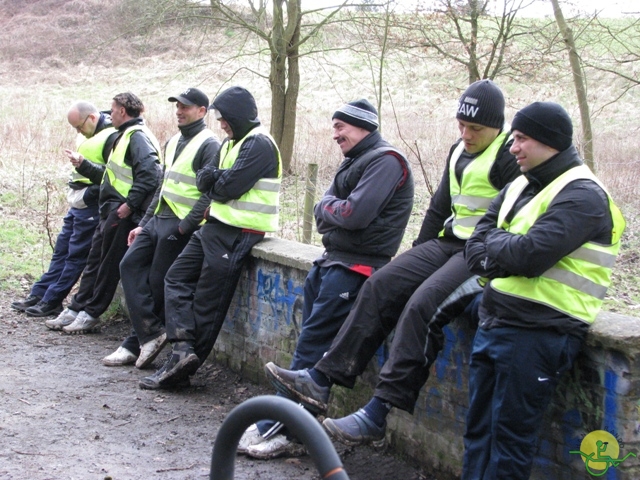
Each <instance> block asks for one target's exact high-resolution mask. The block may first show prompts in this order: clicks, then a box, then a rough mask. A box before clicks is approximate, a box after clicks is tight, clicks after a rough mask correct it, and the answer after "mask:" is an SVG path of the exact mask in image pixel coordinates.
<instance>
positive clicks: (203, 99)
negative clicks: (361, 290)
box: [169, 87, 209, 108]
mask: <svg viewBox="0 0 640 480" xmlns="http://www.w3.org/2000/svg"><path fill="white" fill-rule="evenodd" d="M169 101H170V102H180V103H183V104H184V105H197V106H199V107H204V108H209V97H207V96H206V95H205V94H204V92H203V91H202V90H200V89H198V88H195V87H191V88H187V89H186V90H185V91H184V92H182V93H181V94H180V95H176V96H175V97H169Z"/></svg>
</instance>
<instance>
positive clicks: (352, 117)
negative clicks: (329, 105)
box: [331, 98, 380, 132]
mask: <svg viewBox="0 0 640 480" xmlns="http://www.w3.org/2000/svg"><path fill="white" fill-rule="evenodd" d="M334 118H337V119H339V120H342V121H343V122H346V123H348V124H349V125H353V126H355V127H360V128H364V129H365V130H367V131H368V132H373V131H374V130H377V129H378V127H379V126H380V124H379V123H378V110H376V107H374V106H373V105H371V104H370V103H369V101H368V100H366V99H364V98H361V99H360V100H354V101H353V102H349V103H345V104H344V105H343V106H341V107H340V108H339V109H338V110H336V112H335V113H334V114H333V117H331V120H333V119H334Z"/></svg>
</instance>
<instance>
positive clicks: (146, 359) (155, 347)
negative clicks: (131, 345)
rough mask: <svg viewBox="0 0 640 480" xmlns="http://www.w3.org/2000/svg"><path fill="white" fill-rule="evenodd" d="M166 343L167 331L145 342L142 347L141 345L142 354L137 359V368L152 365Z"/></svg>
mask: <svg viewBox="0 0 640 480" xmlns="http://www.w3.org/2000/svg"><path fill="white" fill-rule="evenodd" d="M166 344H167V334H166V333H163V334H162V335H160V336H159V337H158V338H154V339H153V340H150V341H148V342H146V343H145V344H143V345H142V347H140V355H139V356H138V360H137V361H136V368H145V367H148V366H149V365H151V363H153V361H154V360H155V359H156V357H157V356H158V354H159V353H160V352H161V351H162V349H163V348H164V346H165V345H166Z"/></svg>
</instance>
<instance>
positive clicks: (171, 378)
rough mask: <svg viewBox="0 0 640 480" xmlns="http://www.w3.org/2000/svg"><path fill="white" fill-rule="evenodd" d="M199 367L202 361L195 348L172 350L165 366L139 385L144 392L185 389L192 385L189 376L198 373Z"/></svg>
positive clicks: (145, 378) (143, 379)
mask: <svg viewBox="0 0 640 480" xmlns="http://www.w3.org/2000/svg"><path fill="white" fill-rule="evenodd" d="M199 366H200V360H199V359H198V356H197V355H196V354H195V353H194V352H193V348H188V349H187V350H172V351H171V352H169V355H168V357H167V360H166V361H165V362H164V365H162V367H160V369H159V370H158V371H157V372H156V373H154V374H153V375H150V376H148V377H144V378H142V379H141V380H140V382H139V383H138V385H139V386H140V388H142V389H143V390H158V389H161V388H162V389H178V388H185V387H188V386H189V385H190V384H191V382H190V381H189V375H193V374H194V373H196V370H198V367H199Z"/></svg>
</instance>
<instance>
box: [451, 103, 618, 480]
mask: <svg viewBox="0 0 640 480" xmlns="http://www.w3.org/2000/svg"><path fill="white" fill-rule="evenodd" d="M512 133H513V137H514V140H513V145H512V146H511V153H513V154H514V155H515V157H516V161H517V163H518V165H519V167H520V170H521V171H522V172H523V174H524V175H522V176H520V177H518V178H517V179H516V180H514V181H513V182H512V183H511V184H510V185H509V186H508V187H507V188H505V189H504V190H502V191H501V192H500V195H499V196H498V197H497V198H496V200H494V201H493V203H492V204H491V206H490V207H489V209H488V211H487V213H486V214H485V215H484V217H483V218H482V219H481V220H480V221H479V222H478V224H477V225H476V229H475V231H474V233H473V235H472V236H471V238H470V239H469V240H468V241H467V246H466V248H465V257H466V259H467V265H468V266H469V269H470V270H471V271H472V272H473V273H475V274H477V275H480V276H481V277H483V278H485V279H487V284H486V286H485V288H484V294H483V296H482V300H481V303H480V306H479V311H478V315H479V326H478V331H477V333H476V336H475V339H474V342H473V347H472V352H471V361H470V365H469V398H470V402H469V411H468V414H467V428H466V432H465V435H464V444H465V453H464V463H463V471H462V478H463V479H464V480H479V479H485V478H491V479H496V480H500V479H513V478H518V479H523V480H525V479H527V478H529V476H530V474H531V468H532V465H533V459H534V455H535V452H536V449H537V443H538V442H537V439H538V433H539V427H540V425H542V417H543V414H544V411H545V409H546V407H547V405H548V404H549V402H550V400H551V397H552V395H553V393H554V391H555V387H556V385H557V383H558V380H559V379H560V377H561V376H562V374H563V373H564V372H566V371H567V370H569V369H570V368H571V366H572V364H573V362H574V360H575V358H576V356H577V354H578V352H579V350H580V348H581V345H582V342H583V340H584V338H585V336H586V334H587V331H588V329H589V327H590V325H591V324H592V323H593V321H594V320H595V318H596V315H597V314H598V311H599V310H600V307H601V306H602V300H603V298H604V296H605V293H606V290H607V287H608V286H609V285H610V284H611V269H612V267H613V263H614V261H615V258H616V255H617V254H618V250H619V248H620V238H621V236H622V232H623V230H624V227H625V222H624V219H623V218H622V214H621V213H620V210H619V209H618V208H617V207H616V205H615V204H614V203H613V200H612V199H611V197H610V196H609V194H608V192H607V191H606V189H605V188H604V186H603V185H602V184H601V183H600V181H599V180H598V179H597V178H596V177H595V176H594V175H593V173H591V171H590V170H589V168H588V167H587V166H585V165H584V164H583V162H582V160H581V159H580V157H579V156H578V152H577V151H576V149H575V147H574V146H573V145H572V143H571V136H572V133H573V126H572V123H571V119H570V118H569V115H568V114H567V112H566V111H565V110H564V108H562V107H561V106H560V105H558V104H556V103H549V102H536V103H533V104H531V105H529V106H527V107H525V108H523V109H522V110H520V111H519V112H518V113H516V115H515V118H514V119H513V123H512Z"/></svg>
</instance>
